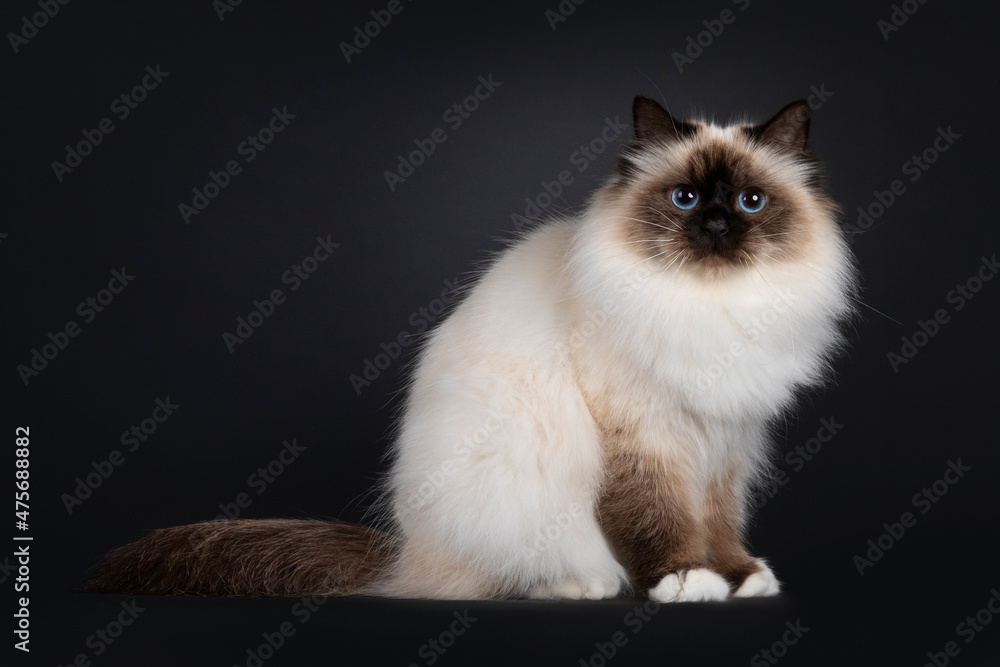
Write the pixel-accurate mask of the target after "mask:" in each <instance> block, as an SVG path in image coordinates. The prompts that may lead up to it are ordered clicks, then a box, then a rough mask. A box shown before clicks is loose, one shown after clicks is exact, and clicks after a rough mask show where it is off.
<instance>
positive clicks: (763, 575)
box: [733, 558, 781, 598]
mask: <svg viewBox="0 0 1000 667" xmlns="http://www.w3.org/2000/svg"><path fill="white" fill-rule="evenodd" d="M757 564H758V565H760V567H761V570H760V572H754V573H753V574H751V575H750V576H749V577H747V578H746V579H745V580H744V581H743V585H742V586H740V587H739V588H738V589H737V590H736V592H735V593H733V595H734V596H735V597H738V598H752V597H764V596H768V595H777V594H778V591H780V590H781V584H780V583H778V579H777V578H776V577H775V576H774V572H771V568H769V567H768V566H767V563H765V562H764V561H763V560H761V559H760V558H758V559H757Z"/></svg>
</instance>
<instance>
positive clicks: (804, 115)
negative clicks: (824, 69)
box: [753, 100, 812, 153]
mask: <svg viewBox="0 0 1000 667" xmlns="http://www.w3.org/2000/svg"><path fill="white" fill-rule="evenodd" d="M811 115H812V114H811V112H810V111H809V103H808V102H806V101H805V100H798V101H796V102H792V103H791V104H789V105H787V106H786V107H785V108H783V109H782V110H781V111H779V112H778V113H776V114H775V115H774V118H772V119H771V120H769V121H767V122H766V123H764V124H763V125H758V126H757V127H755V128H753V134H754V135H755V136H756V137H758V138H759V139H760V140H761V141H764V142H766V143H770V144H773V145H776V146H779V147H781V148H787V149H788V150H791V151H796V152H800V153H805V152H807V149H806V141H807V140H808V139H809V118H810V116H811Z"/></svg>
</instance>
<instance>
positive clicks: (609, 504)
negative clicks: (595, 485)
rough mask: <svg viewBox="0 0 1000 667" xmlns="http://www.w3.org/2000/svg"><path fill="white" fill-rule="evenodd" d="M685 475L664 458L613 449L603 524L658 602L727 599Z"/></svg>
mask: <svg viewBox="0 0 1000 667" xmlns="http://www.w3.org/2000/svg"><path fill="white" fill-rule="evenodd" d="M691 509H692V508H691V495H690V493H689V491H688V489H687V488H686V486H685V484H684V475H683V474H679V470H678V468H677V467H676V466H669V465H668V464H667V462H666V461H664V460H663V459H662V458H661V457H659V456H656V455H653V454H649V455H646V454H642V453H639V452H637V451H635V450H634V449H626V448H613V449H612V450H611V451H609V452H608V455H607V470H606V479H605V483H604V485H603V486H602V492H601V496H600V500H599V503H598V514H599V516H600V519H601V526H602V528H603V529H604V532H605V534H606V535H607V536H608V539H609V541H610V542H611V544H612V546H613V548H614V549H615V551H616V552H617V553H618V556H619V559H621V561H622V564H623V565H625V567H626V569H627V570H628V572H629V574H630V575H631V577H632V580H633V581H634V582H635V584H636V586H637V587H638V588H639V589H640V590H641V591H643V592H645V593H647V594H648V595H649V597H650V598H652V599H654V600H656V601H658V602H695V601H706V600H723V599H725V598H727V597H728V596H729V593H730V586H729V583H728V582H727V581H726V579H725V578H723V577H722V576H721V575H720V574H719V573H718V572H716V571H714V570H713V565H712V563H711V560H710V557H709V555H710V552H709V545H708V540H707V535H706V533H705V530H704V526H703V525H702V524H701V523H700V522H698V521H696V520H695V518H694V516H693V513H692V511H691Z"/></svg>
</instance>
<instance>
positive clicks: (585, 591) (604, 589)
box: [531, 578, 621, 600]
mask: <svg viewBox="0 0 1000 667" xmlns="http://www.w3.org/2000/svg"><path fill="white" fill-rule="evenodd" d="M620 590H621V582H620V581H618V580H617V579H607V580H604V579H598V578H592V579H563V580H562V581H557V582H555V583H552V584H544V585H542V586H537V587H536V588H535V589H534V590H533V591H532V592H531V597H533V598H558V599H564V600H603V599H605V598H613V597H615V596H616V595H618V591H620Z"/></svg>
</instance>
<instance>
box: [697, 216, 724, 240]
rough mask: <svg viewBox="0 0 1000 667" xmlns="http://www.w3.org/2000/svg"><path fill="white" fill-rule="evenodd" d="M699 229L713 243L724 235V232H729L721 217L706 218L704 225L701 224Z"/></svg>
mask: <svg viewBox="0 0 1000 667" xmlns="http://www.w3.org/2000/svg"><path fill="white" fill-rule="evenodd" d="M701 228H702V229H703V230H704V231H705V233H706V234H707V235H708V237H709V238H710V239H712V240H713V241H718V240H719V239H721V238H722V237H723V236H725V235H726V232H728V231H729V225H728V224H727V223H726V221H725V219H724V218H721V217H711V218H708V219H707V220H705V222H704V223H702V225H701Z"/></svg>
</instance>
